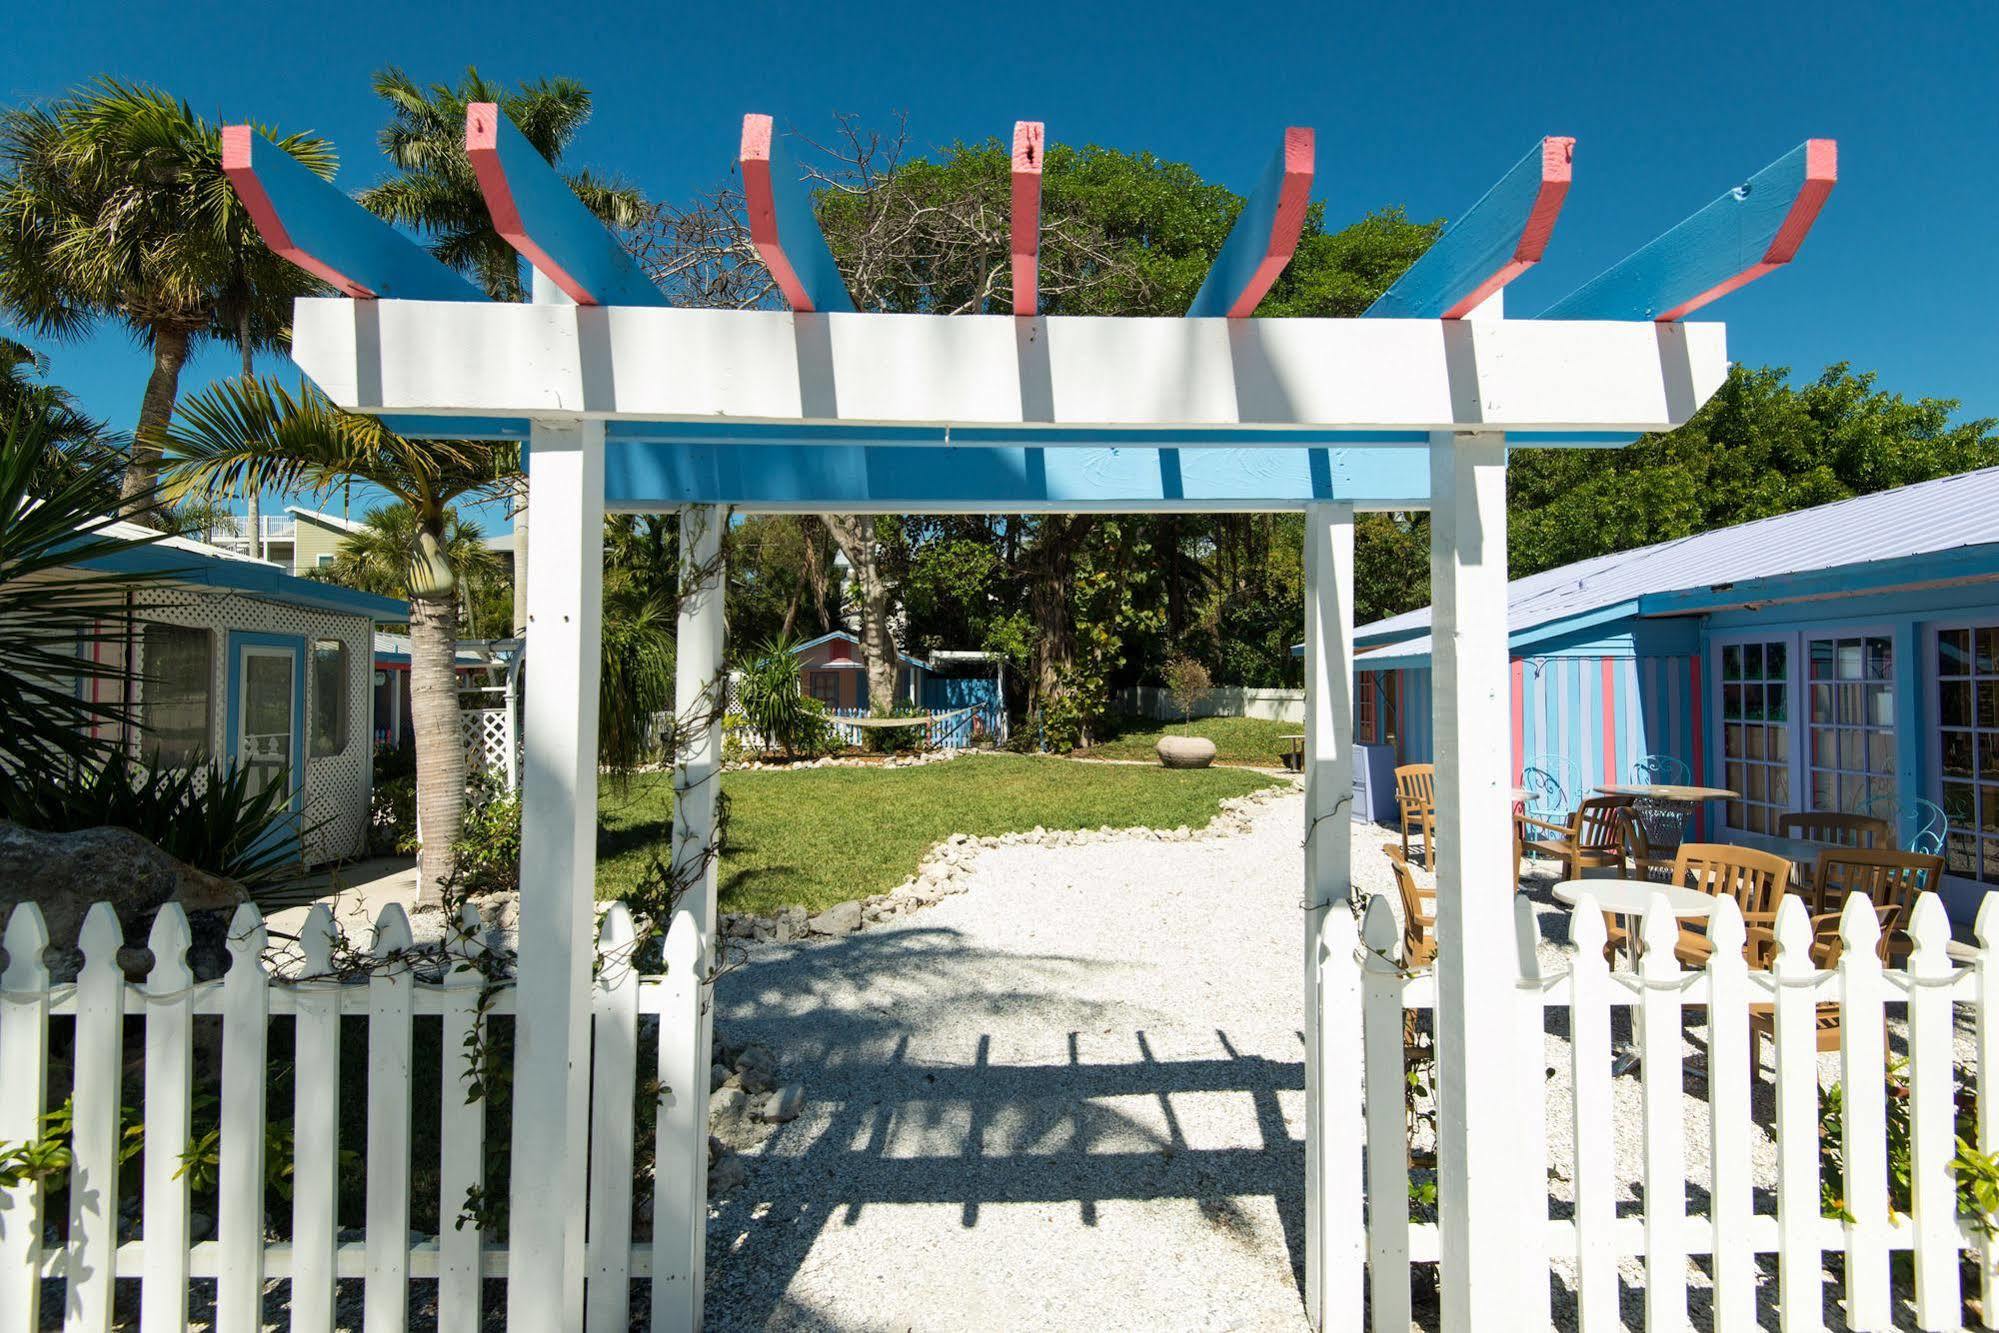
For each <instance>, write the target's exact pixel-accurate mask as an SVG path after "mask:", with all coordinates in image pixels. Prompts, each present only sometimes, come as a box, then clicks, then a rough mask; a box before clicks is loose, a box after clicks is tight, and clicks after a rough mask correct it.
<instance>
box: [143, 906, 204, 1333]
mask: <svg viewBox="0 0 1999 1333" xmlns="http://www.w3.org/2000/svg"><path fill="white" fill-rule="evenodd" d="M187 945H188V933H187V913H186V912H184V911H182V910H181V905H180V904H179V903H168V904H167V905H166V906H165V907H162V908H161V909H160V914H159V915H158V916H157V917H155V918H153V933H152V935H151V936H149V937H148V939H147V948H149V949H150V950H151V951H152V955H153V968H152V971H151V972H149V973H148V974H147V975H146V1133H147V1135H148V1136H149V1138H148V1141H149V1143H150V1144H152V1145H161V1144H173V1143H186V1142H187V1141H188V1139H189V1138H190V1137H192V1128H193V1099H194V973H193V972H192V971H190V970H189V968H188V965H187ZM143 1169H144V1171H145V1180H146V1196H145V1214H144V1218H143V1220H142V1223H141V1226H142V1228H143V1229H142V1231H141V1232H140V1234H141V1236H142V1237H143V1239H144V1242H145V1262H146V1271H145V1282H144V1285H143V1287H142V1288H141V1294H140V1306H139V1327H140V1329H141V1330H142V1333H170V1331H171V1333H178V1331H179V1330H184V1329H186V1327H187V1282H188V1271H187V1270H188V1250H187V1246H188V1182H187V1175H186V1173H185V1172H183V1171H181V1170H180V1164H179V1162H177V1161H176V1160H175V1158H174V1155H173V1154H172V1153H170V1152H166V1151H163V1150H162V1149H160V1148H159V1147H157V1146H153V1147H149V1148H148V1149H147V1151H146V1155H145V1163H144V1167H143Z"/></svg>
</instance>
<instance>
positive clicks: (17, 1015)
mask: <svg viewBox="0 0 1999 1333" xmlns="http://www.w3.org/2000/svg"><path fill="white" fill-rule="evenodd" d="M0 944H3V945H4V946H5V947H6V950H7V970H6V971H5V972H0V1143H31V1142H33V1141H34V1140H35V1139H36V1138H38V1137H40V1135H41V1128H42V1114H43V1112H44V1110H45V1109H46V1106H45V1100H46V1098H47V1096H48V1077H49V969H48V965H47V964H46V963H45V962H44V961H43V960H42V955H43V953H44V952H45V951H46V950H47V949H48V947H49V928H48V925H47V923H46V922H44V921H43V920H42V909H41V908H39V907H37V906H36V905H35V904H33V903H17V904H16V905H15V907H14V910H13V911H12V912H11V913H10V914H9V915H8V917H7V934H6V936H5V938H4V939H0ZM42 1204H43V1196H42V1183H41V1182H40V1181H39V1180H23V1181H21V1182H20V1183H19V1184H17V1185H12V1186H7V1187H0V1315H4V1314H6V1313H7V1312H8V1311H10V1310H11V1311H15V1312H17V1313H18V1314H19V1316H20V1320H21V1326H22V1327H23V1328H38V1327H40V1325H41V1308H42Z"/></svg>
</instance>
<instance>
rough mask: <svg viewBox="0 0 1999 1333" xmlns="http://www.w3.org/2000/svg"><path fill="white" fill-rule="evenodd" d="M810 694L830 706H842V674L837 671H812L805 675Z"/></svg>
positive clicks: (807, 690)
mask: <svg viewBox="0 0 1999 1333" xmlns="http://www.w3.org/2000/svg"><path fill="white" fill-rule="evenodd" d="M805 689H806V692H807V693H808V694H810V695H811V696H812V697H813V698H815V699H817V700H818V701H819V702H820V703H822V704H825V705H826V706H827V707H828V708H838V707H839V706H840V674H839V673H838V672H837V671H810V672H807V673H806V676H805Z"/></svg>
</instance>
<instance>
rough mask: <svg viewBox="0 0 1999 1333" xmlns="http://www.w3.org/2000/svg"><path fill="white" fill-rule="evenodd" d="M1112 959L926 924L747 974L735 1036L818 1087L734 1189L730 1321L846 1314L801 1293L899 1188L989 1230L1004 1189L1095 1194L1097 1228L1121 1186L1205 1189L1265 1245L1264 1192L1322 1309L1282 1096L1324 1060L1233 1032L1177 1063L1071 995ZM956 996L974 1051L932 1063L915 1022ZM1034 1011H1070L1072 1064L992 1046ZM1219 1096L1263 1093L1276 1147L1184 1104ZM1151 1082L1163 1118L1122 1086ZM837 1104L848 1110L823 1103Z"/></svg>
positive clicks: (727, 1209) (724, 1277)
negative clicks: (825, 1257)
mask: <svg viewBox="0 0 1999 1333" xmlns="http://www.w3.org/2000/svg"><path fill="white" fill-rule="evenodd" d="M1002 961H1003V966H996V964H999V963H1001V962H1002ZM1102 967H1103V963H1102V961H1101V960H1082V959H1070V958H1065V957H1061V956H1059V955H1039V956H1033V957H1022V956H1020V955H1016V954H1008V955H1006V956H1005V957H1004V959H1003V960H1000V959H997V958H995V957H994V956H993V955H991V954H987V953H985V952H983V951H981V950H978V949H976V948H974V947H972V946H970V945H969V944H968V943H967V942H966V941H965V939H964V938H963V937H962V936H961V935H960V934H959V933H958V932H956V931H951V930H941V929H925V928H921V927H916V928H906V929H900V930H882V931H866V932H862V933H860V934H856V935H851V936H848V937H846V938H844V939H842V940H841V941H840V942H839V943H838V944H837V945H834V946H819V947H814V948H805V949H791V950H779V951H771V952H768V953H765V954H763V955H761V956H759V957H757V958H754V959H752V960H750V961H748V962H746V963H744V964H743V965H741V966H740V967H738V968H736V969H734V970H733V971H732V972H731V973H729V974H728V975H727V976H725V977H724V978H723V979H722V981H721V982H720V983H719V985H718V995H717V1002H716V1003H717V1010H716V1016H717V1021H718V1026H719V1027H720V1028H722V1029H723V1030H725V1031H727V1032H728V1034H729V1037H730V1039H731V1040H732V1041H749V1040H756V1041H763V1042H766V1043H768V1044H769V1045H770V1046H771V1047H772V1049H774V1050H776V1051H779V1052H781V1053H782V1058H783V1061H784V1071H783V1077H784V1078H785V1080H786V1081H789V1082H798V1083H801V1084H803V1085H804V1088H805V1091H806V1099H807V1103H808V1110H807V1113H806V1114H805V1116H803V1117H802V1118H801V1119H799V1120H798V1121H796V1122H794V1123H793V1124H791V1125H785V1126H780V1127H779V1128H778V1129H777V1130H776V1132H775V1133H774V1134H773V1135H772V1137H771V1138H770V1139H769V1140H768V1141H767V1142H766V1143H765V1144H764V1146H763V1148H762V1149H761V1151H760V1153H758V1154H757V1155H754V1156H752V1157H750V1158H748V1159H746V1165H747V1167H748V1182H747V1184H746V1185H745V1186H744V1187H742V1188H740V1189H738V1190H736V1191H734V1192H733V1193H732V1194H730V1195H728V1196H726V1197H725V1198H723V1199H720V1200H717V1201H716V1204H717V1209H718V1211H717V1214H716V1216H715V1217H714V1218H713V1219H712V1220H711V1222H710V1225H709V1228H708V1237H709V1251H708V1264H709V1272H708V1282H709V1313H710V1321H709V1322H710V1325H711V1327H712V1326H718V1325H726V1326H727V1327H729V1328H759V1329H760V1328H765V1327H775V1328H798V1327H813V1328H818V1327H830V1325H829V1324H827V1323H826V1317H825V1315H824V1314H823V1313H820V1312H817V1311H814V1310H812V1309H811V1308H809V1307H808V1306H806V1305H804V1304H803V1303H801V1302H799V1301H797V1300H796V1299H794V1298H791V1297H788V1296H787V1295H786V1287H787V1286H788V1285H789V1283H790V1281H791V1279H792V1277H793V1276H794V1275H795V1274H796V1273H797V1272H798V1270H799V1268H800V1267H801V1265H803V1264H804V1262H805V1261H806V1257H807V1255H808V1254H809V1253H810V1251H811V1249H812V1247H813V1243H814V1240H815V1239H816V1238H817V1237H818V1236H819V1235H820V1234H821V1232H822V1231H823V1230H824V1229H825V1228H827V1227H830V1226H841V1225H852V1224H853V1223H854V1222H855V1221H856V1220H858V1219H859V1218H860V1217H861V1216H862V1214H863V1213H864V1212H865V1210H866V1209H868V1208H869V1207H871V1206H873V1205H877V1204H890V1205H908V1204H938V1203H943V1204H955V1205H957V1206H958V1218H959V1223H960V1225H961V1226H965V1227H976V1226H978V1225H979V1216H980V1210H981V1209H982V1208H983V1207H984V1206H986V1205H988V1204H1018V1203H1062V1204H1073V1205H1074V1206H1075V1208H1076V1210H1077V1217H1078V1219H1079V1220H1080V1222H1081V1223H1082V1224H1083V1225H1085V1226H1094V1225H1096V1223H1097V1210H1098V1206H1099V1205H1100V1204H1102V1203H1104V1202H1106V1201H1112V1200H1160V1199H1185V1200H1188V1201H1189V1202H1191V1203H1193V1204H1194V1205H1195V1207H1196V1208H1197V1209H1198V1210H1199V1212H1200V1214H1201V1216H1202V1217H1203V1219H1204V1220H1205V1221H1206V1222H1207V1223H1208V1224H1209V1225H1210V1226H1212V1227H1214V1228H1215V1229H1216V1230H1217V1231H1218V1232H1220V1233H1221V1234H1223V1235H1224V1236H1226V1237H1228V1238H1229V1239H1230V1240H1231V1241H1232V1242H1234V1243H1238V1244H1243V1245H1257V1244H1264V1243H1267V1242H1265V1241H1263V1240H1262V1239H1261V1237H1259V1235H1258V1234H1257V1230H1256V1227H1255V1224H1254V1220H1253V1218H1252V1217H1251V1215H1250V1214H1249V1213H1248V1212H1247V1211H1246V1210H1245V1209H1244V1207H1243V1205H1242V1201H1243V1200H1245V1199H1250V1198H1257V1197H1265V1198H1269V1199H1272V1200H1273V1201H1274V1203H1275V1205H1276V1211H1277V1214H1278V1217H1279V1218H1280V1220H1281V1223H1282V1227H1283V1235H1284V1244H1285V1247H1286V1250H1287V1252H1288V1254H1287V1258H1288V1260H1289V1263H1290V1267H1291V1269H1292V1272H1293V1275H1294V1280H1295V1281H1296V1282H1297V1283H1298V1285H1299V1287H1300V1290H1301V1313H1302V1287H1303V1273H1304V1262H1305V1259H1304V1253H1305V1252H1304V1239H1305V1238H1304V1210H1305V1200H1304V1186H1305V1148H1304V1143H1303V1141H1302V1140H1301V1139H1294V1138H1292V1137H1291V1136H1290V1134H1289V1133H1288V1132H1287V1130H1286V1127H1285V1122H1284V1114H1283V1111H1282V1108H1281V1106H1280V1103H1279V1095H1280V1094H1281V1093H1285V1092H1293V1093H1295V1092H1299V1091H1302V1090H1303V1088H1304V1079H1305V1075H1304V1064H1303V1061H1302V1055H1301V1058H1300V1059H1299V1060H1295V1061H1279V1060H1271V1059H1267V1058H1265V1057H1262V1056H1258V1055H1247V1054H1243V1053H1241V1052H1239V1051H1238V1050H1237V1049H1236V1047H1235V1045H1234V1044H1232V1043H1231V1042H1230V1040H1229V1037H1228V1034H1227V1033H1226V1032H1224V1031H1217V1032H1216V1034H1215V1035H1216V1038H1217V1044H1218V1048H1219V1049H1220V1051H1221V1052H1222V1054H1221V1055H1219V1056H1216V1057H1214V1058H1206V1059H1160V1058H1157V1057H1155V1055H1154V1054H1153V1042H1152V1041H1151V1040H1149V1039H1148V1036H1147V1033H1146V1031H1145V1030H1144V1028H1142V1027H1135V1026H1132V1025H1131V1024H1130V1022H1129V1019H1130V1017H1131V1013H1130V1012H1129V1011H1125V1012H1122V1013H1119V1014H1117V1015H1115V1017H1116V1018H1118V1019H1123V1020H1125V1021H1123V1022H1122V1023H1119V1024H1118V1025H1117V1026H1115V1028H1112V1027H1109V1026H1107V1022H1108V1021H1109V1020H1110V1018H1111V1017H1112V1016H1110V1015H1106V1014H1105V1013H1104V1011H1103V1009H1102V1008H1101V1007H1100V1006H1097V1005H1094V1004H1089V1003H1086V1002H1083V1001H1081V1000H1080V999H1078V1000H1075V1001H1074V1002H1073V1003H1065V995H1066V994H1068V993H1070V992H1072V991H1073V987H1072V986H1070V985H1069V983H1070V982H1072V981H1073V980H1075V979H1076V978H1079V977H1080V976H1081V975H1082V974H1083V972H1084V970H1085V969H1091V970H1093V971H1094V972H1095V973H1096V975H1097V976H1098V979H1099V985H1101V969H1102ZM996 978H999V979H1000V984H998V985H996V984H995V983H996ZM877 991H879V992H880V999H879V1001H878V1002H877V1001H876V1000H875V999H874V997H873V995H872V992H877ZM946 1006H949V1009H950V1012H951V1013H952V1014H954V1015H956V1016H957V1017H956V1018H955V1019H954V1020H953V1021H954V1025H956V1026H961V1027H962V1028H963V1030H964V1031H965V1032H966V1033H967V1045H968V1046H970V1047H972V1049H971V1050H970V1051H969V1052H968V1054H970V1056H971V1058H970V1061H969V1063H955V1064H947V1063H927V1062H918V1061H913V1060H911V1059H910V1058H909V1057H908V1047H909V1035H908V1034H909V1033H910V1032H911V1031H912V1030H920V1029H921V1025H922V1023H923V1021H924V1020H925V1019H926V1018H928V1017H930V1016H932V1015H934V1014H937V1013H942V1012H944V1011H945V1007H946ZM1026 1006H1033V1007H1034V1008H1036V1009H1037V1010H1045V1011H1047V1012H1048V1014H1049V1026H1050V1027H1052V1028H1053V1029H1054V1030H1056V1031H1062V1030H1063V1029H1064V1027H1068V1029H1069V1030H1068V1050H1069V1058H1068V1059H1067V1060H1066V1061H1063V1062H1060V1063H1051V1064H1039V1065H1020V1064H995V1063H993V1062H992V1059H991V1050H992V1038H991V1037H990V1035H986V1034H983V1033H981V1034H980V1035H978V1036H977V1037H976V1041H975V1043H974V1042H973V1040H972V1038H971V1036H970V1034H972V1033H975V1032H979V1030H980V1026H981V1021H982V1019H985V1018H988V1017H997V1016H999V1015H1002V1014H1008V1015H1012V1016H1013V1017H1014V1021H1016V1022H1017V1019H1018V1014H1019V1011H1020V1009H1021V1008H1023V1007H1026ZM1161 1017H1162V1018H1163V1017H1165V1016H1164V1015H1162V1016H1161ZM1176 1017H1178V1016H1176ZM1183 1021H1184V1020H1183ZM1175 1026H1178V1024H1177V1023H1176V1025H1175ZM1079 1036H1084V1038H1085V1039H1086V1040H1087V1041H1088V1042H1089V1043H1090V1045H1091V1046H1092V1048H1093V1049H1097V1050H1101V1049H1102V1048H1103V1046H1104V1045H1105V1044H1106V1042H1107V1041H1110V1040H1116V1041H1118V1042H1119V1043H1120V1044H1126V1048H1127V1049H1135V1050H1136V1052H1137V1058H1136V1059H1132V1060H1127V1061H1124V1062H1120V1063H1085V1062H1083V1060H1082V1058H1081V1056H1080V1053H1079ZM1127 1042H1128V1044H1127ZM1212 1092H1234V1093H1242V1094H1245V1095H1247V1096H1248V1097H1249V1098H1250V1099H1251V1101H1252V1103H1253V1105H1254V1108H1255V1121H1256V1126H1257V1131H1258V1136H1259V1137H1260V1139H1261V1142H1260V1143H1259V1144H1257V1145H1256V1146H1253V1147H1252V1146H1245V1147H1232V1148H1199V1147H1195V1146H1193V1145H1192V1144H1190V1143H1189V1142H1188V1139H1187V1137H1186V1135H1185V1134H1184V1133H1183V1132H1182V1131H1181V1127H1180V1124H1179V1121H1178V1119H1177V1117H1176V1115H1175V1111H1174V1106H1173V1103H1172V1101H1171V1100H1170V1099H1171V1097H1172V1096H1173V1095H1174V1094H1176V1093H1212ZM1133 1097H1145V1098H1154V1099H1157V1103H1158V1115H1157V1117H1156V1118H1148V1119H1147V1120H1145V1121H1143V1122H1141V1121H1139V1120H1137V1119H1135V1118H1134V1117H1133V1116H1132V1115H1130V1114H1126V1113H1125V1112H1123V1111H1120V1110H1119V1109H1117V1107H1116V1106H1115V1105H1114V1104H1113V1102H1112V1100H1111V1099H1130V1098H1133ZM827 1105H832V1106H833V1107H834V1109H833V1110H832V1112H831V1114H830V1116H828V1115H826V1114H824V1113H823V1112H822V1113H820V1114H816V1115H815V1114H814V1110H815V1109H816V1107H823V1106H827ZM1162 1124H1163V1126H1164V1130H1163V1132H1162V1130H1161V1125H1162ZM1135 1261H1136V1257H1135ZM718 1316H719V1319H718Z"/></svg>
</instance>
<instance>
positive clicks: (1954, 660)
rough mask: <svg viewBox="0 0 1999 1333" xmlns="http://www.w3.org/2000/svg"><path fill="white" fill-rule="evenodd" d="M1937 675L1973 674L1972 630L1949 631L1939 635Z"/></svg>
mask: <svg viewBox="0 0 1999 1333" xmlns="http://www.w3.org/2000/svg"><path fill="white" fill-rule="evenodd" d="M1937 674H1938V675H1940V676H1968V675H1970V674H1971V631H1970V630H1968V629H1947V630H1944V631H1943V632H1942V633H1940V634H1938V635H1937Z"/></svg>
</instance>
